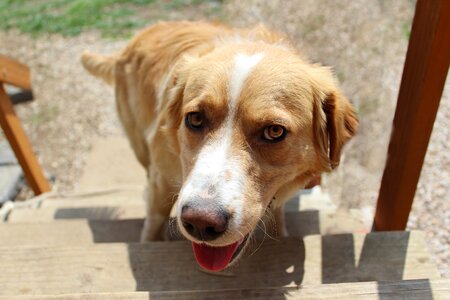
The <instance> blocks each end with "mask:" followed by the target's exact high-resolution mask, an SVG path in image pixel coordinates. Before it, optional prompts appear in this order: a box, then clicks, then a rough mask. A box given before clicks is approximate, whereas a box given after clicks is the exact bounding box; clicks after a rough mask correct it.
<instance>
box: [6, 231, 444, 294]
mask: <svg viewBox="0 0 450 300" xmlns="http://www.w3.org/2000/svg"><path fill="white" fill-rule="evenodd" d="M252 245H253V247H252V249H254V250H256V251H251V250H249V252H248V253H249V254H247V255H245V257H244V258H243V259H242V260H241V261H240V262H239V263H238V264H236V265H235V266H232V267H231V268H229V269H227V270H225V271H224V272H222V273H219V274H214V275H213V274H210V273H205V272H204V271H201V270H199V268H198V265H197V264H196V262H195V261H194V257H193V253H192V249H191V245H190V244H189V243H188V242H184V241H180V242H153V243H147V244H121V243H117V244H90V245H78V246H77V245H69V246H41V247H37V246H30V247H26V246H23V247H17V246H5V245H4V244H2V246H0V265H1V266H2V267H1V270H2V271H1V272H0V294H2V295H23V294H28V295H31V294H34V295H39V294H41V295H48V294H71V293H115V292H133V291H150V292H152V291H208V290H209V291H210V290H217V289H221V290H223V289H248V288H249V286H251V288H253V289H258V288H297V287H299V285H308V284H329V283H342V282H364V281H394V280H396V281H398V280H408V279H438V278H439V274H438V272H437V270H436V267H435V266H434V264H433V263H432V262H431V261H430V258H429V257H430V256H429V253H428V251H427V249H426V244H425V240H424V234H423V233H422V232H418V231H412V232H385V233H369V234H343V235H326V236H320V235H312V236H306V237H305V238H303V239H301V238H293V237H290V238H281V239H279V240H274V239H266V240H265V241H264V242H263V243H262V245H261V244H260V243H259V242H255V243H253V244H252ZM25 270H26V271H25Z"/></svg>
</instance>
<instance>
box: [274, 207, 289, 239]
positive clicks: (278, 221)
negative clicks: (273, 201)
mask: <svg viewBox="0 0 450 300" xmlns="http://www.w3.org/2000/svg"><path fill="white" fill-rule="evenodd" d="M273 216H274V218H275V226H276V227H275V228H276V235H277V236H279V237H285V236H288V232H287V229H286V223H285V222H284V204H282V205H281V206H278V207H274V208H273Z"/></svg>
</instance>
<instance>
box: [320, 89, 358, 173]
mask: <svg viewBox="0 0 450 300" xmlns="http://www.w3.org/2000/svg"><path fill="white" fill-rule="evenodd" d="M357 129H358V117H357V116H356V113H355V110H354V108H353V106H352V104H351V103H350V102H349V101H348V100H347V99H346V98H345V97H344V96H343V95H342V94H341V93H340V92H339V91H332V92H329V93H328V94H325V96H324V97H321V99H317V100H316V101H315V104H314V135H315V142H316V146H317V148H318V150H319V151H320V156H321V158H322V164H323V165H324V167H325V171H331V170H332V169H334V168H336V167H337V166H338V165H339V162H340V157H341V150H342V147H343V146H344V145H345V143H346V142H347V141H348V140H350V138H351V137H352V136H354V135H355V134H356V131H357Z"/></svg>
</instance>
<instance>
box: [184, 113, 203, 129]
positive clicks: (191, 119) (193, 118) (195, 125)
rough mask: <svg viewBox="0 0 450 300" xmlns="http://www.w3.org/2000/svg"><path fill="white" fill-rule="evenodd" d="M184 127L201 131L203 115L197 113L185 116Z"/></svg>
mask: <svg viewBox="0 0 450 300" xmlns="http://www.w3.org/2000/svg"><path fill="white" fill-rule="evenodd" d="M185 123H186V126H187V127H189V128H191V129H194V130H199V129H202V128H203V126H204V117H203V114H201V113H199V112H191V113H188V114H187V115H186V119H185Z"/></svg>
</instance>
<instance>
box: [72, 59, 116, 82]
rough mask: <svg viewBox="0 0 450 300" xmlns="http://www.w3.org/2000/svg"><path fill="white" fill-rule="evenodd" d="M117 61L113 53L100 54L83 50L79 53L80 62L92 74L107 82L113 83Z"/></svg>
mask: <svg viewBox="0 0 450 300" xmlns="http://www.w3.org/2000/svg"><path fill="white" fill-rule="evenodd" d="M116 62H117V57H116V56H115V55H111V56H102V55H99V54H95V53H90V52H84V53H83V54H82V55H81V63H82V64H83V66H84V68H85V69H86V70H88V71H89V73H91V74H92V75H94V76H96V77H99V78H101V79H103V80H104V81H106V82H107V83H108V84H111V85H112V84H114V77H115V75H114V72H115V66H116Z"/></svg>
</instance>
